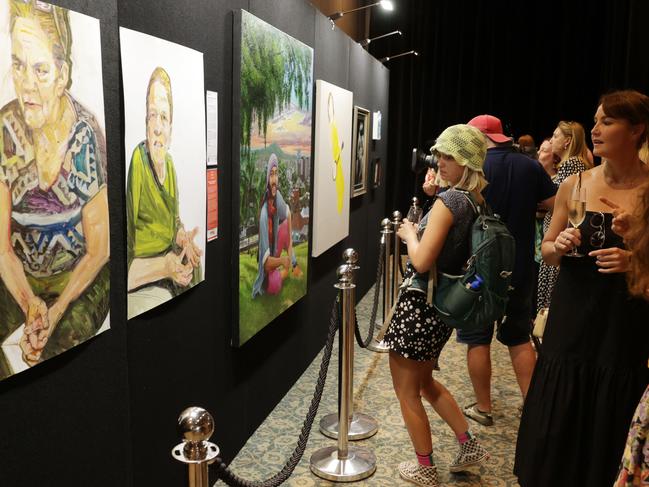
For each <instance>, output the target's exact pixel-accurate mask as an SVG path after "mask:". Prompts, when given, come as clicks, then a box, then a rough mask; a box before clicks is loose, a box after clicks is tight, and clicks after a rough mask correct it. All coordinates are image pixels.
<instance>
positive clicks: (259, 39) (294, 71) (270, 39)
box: [239, 12, 312, 226]
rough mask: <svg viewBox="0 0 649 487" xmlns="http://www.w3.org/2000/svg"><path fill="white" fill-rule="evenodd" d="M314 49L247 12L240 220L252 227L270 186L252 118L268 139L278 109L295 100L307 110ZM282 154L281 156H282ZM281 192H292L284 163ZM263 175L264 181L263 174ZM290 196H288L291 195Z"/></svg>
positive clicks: (243, 49)
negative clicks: (260, 165) (259, 162)
mask: <svg viewBox="0 0 649 487" xmlns="http://www.w3.org/2000/svg"><path fill="white" fill-rule="evenodd" d="M311 64H312V54H311V50H310V49H309V48H308V47H307V46H305V45H303V44H301V43H299V42H298V41H296V40H294V39H292V38H291V37H289V36H288V35H286V34H283V33H282V32H279V31H278V30H276V29H274V28H273V27H272V26H270V25H268V24H266V23H264V22H261V21H259V20H258V19H255V18H254V17H252V16H250V15H249V14H247V13H246V12H243V15H242V39H241V114H240V117H241V124H240V143H241V148H240V156H241V177H240V179H239V184H240V193H239V194H240V195H241V206H240V222H241V224H242V226H243V225H245V226H247V225H248V224H250V222H252V221H254V218H255V217H256V215H254V212H255V211H257V206H258V203H259V201H258V200H259V199H260V198H261V195H262V193H263V191H264V190H265V188H264V186H265V174H261V173H262V172H263V171H259V170H256V168H255V159H256V158H255V157H254V155H253V154H252V152H251V148H250V138H251V133H252V128H253V121H254V122H255V123H256V128H257V130H258V131H259V133H260V134H263V137H264V147H265V146H266V133H267V128H268V122H269V120H270V119H272V117H273V115H275V113H276V112H279V111H281V110H283V109H284V108H286V107H288V106H289V104H290V103H291V101H293V102H294V103H296V104H297V105H298V107H299V108H301V109H306V108H308V106H309V104H310V102H311V100H310V97H311ZM278 157H281V156H280V155H279V154H278ZM279 169H280V191H282V192H283V194H287V193H284V191H288V189H289V188H290V184H289V182H288V179H287V176H286V175H284V180H283V181H282V179H281V178H282V173H283V172H285V171H286V166H284V171H282V168H281V163H280V168H279ZM255 174H257V175H258V176H259V175H261V179H264V180H263V181H260V180H259V178H258V177H256V176H255ZM287 196H288V195H287Z"/></svg>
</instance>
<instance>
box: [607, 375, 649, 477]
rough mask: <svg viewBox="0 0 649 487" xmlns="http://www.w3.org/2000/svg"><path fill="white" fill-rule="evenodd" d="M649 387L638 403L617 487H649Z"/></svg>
mask: <svg viewBox="0 0 649 487" xmlns="http://www.w3.org/2000/svg"><path fill="white" fill-rule="evenodd" d="M647 437H649V387H647V390H645V393H644V396H642V399H640V402H639V403H638V408H637V409H636V410H635V415H634V416H633V420H632V421H631V428H630V429H629V437H628V438H627V440H626V447H625V448H624V455H623V456H622V463H621V464H620V473H619V474H618V476H617V480H616V481H615V487H638V486H639V487H645V486H649V442H648V441H647Z"/></svg>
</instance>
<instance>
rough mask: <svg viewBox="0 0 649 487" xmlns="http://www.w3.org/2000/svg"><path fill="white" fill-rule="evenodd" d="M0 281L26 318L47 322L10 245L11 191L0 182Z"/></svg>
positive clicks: (41, 305) (44, 308)
mask: <svg viewBox="0 0 649 487" xmlns="http://www.w3.org/2000/svg"><path fill="white" fill-rule="evenodd" d="M0 279H2V280H3V282H4V283H5V286H6V287H7V289H8V290H9V293H10V294H11V296H13V298H14V299H15V300H16V303H18V306H20V309H21V310H22V312H23V313H24V314H25V317H26V318H28V317H29V318H33V319H38V318H40V319H42V320H45V321H46V320H47V306H46V305H45V303H44V302H43V301H42V300H41V299H40V298H38V297H37V296H36V295H35V294H34V292H33V290H32V288H31V286H30V285H29V282H27V276H26V275H25V270H24V268H23V265H22V263H21V262H20V259H19V258H18V257H17V256H16V254H15V253H14V250H13V247H12V245H11V191H10V190H9V187H8V186H7V185H6V184H5V183H4V182H0ZM27 321H28V322H29V321H30V320H29V319H27ZM26 324H29V323H26Z"/></svg>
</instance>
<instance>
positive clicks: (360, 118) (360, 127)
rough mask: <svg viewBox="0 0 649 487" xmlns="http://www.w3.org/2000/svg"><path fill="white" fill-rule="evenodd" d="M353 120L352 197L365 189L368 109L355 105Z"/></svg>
mask: <svg viewBox="0 0 649 487" xmlns="http://www.w3.org/2000/svg"><path fill="white" fill-rule="evenodd" d="M353 120H354V128H353V130H354V142H353V148H352V198H353V197H354V196H359V195H361V194H364V193H365V192H366V191H367V166H368V157H369V139H370V131H371V127H370V112H369V110H366V109H365V108H361V107H357V106H355V107H354V117H353Z"/></svg>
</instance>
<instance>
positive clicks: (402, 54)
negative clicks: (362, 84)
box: [379, 51, 419, 63]
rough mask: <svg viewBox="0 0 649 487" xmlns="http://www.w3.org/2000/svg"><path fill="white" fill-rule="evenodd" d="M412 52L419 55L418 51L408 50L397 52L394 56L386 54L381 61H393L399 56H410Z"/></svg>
mask: <svg viewBox="0 0 649 487" xmlns="http://www.w3.org/2000/svg"><path fill="white" fill-rule="evenodd" d="M410 54H412V55H413V56H419V53H418V52H417V51H406V52H402V53H400V54H395V55H394V56H386V57H384V58H381V59H379V61H381V62H382V63H385V62H388V61H391V60H393V59H396V58H398V57H401V56H408V55H410Z"/></svg>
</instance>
